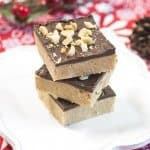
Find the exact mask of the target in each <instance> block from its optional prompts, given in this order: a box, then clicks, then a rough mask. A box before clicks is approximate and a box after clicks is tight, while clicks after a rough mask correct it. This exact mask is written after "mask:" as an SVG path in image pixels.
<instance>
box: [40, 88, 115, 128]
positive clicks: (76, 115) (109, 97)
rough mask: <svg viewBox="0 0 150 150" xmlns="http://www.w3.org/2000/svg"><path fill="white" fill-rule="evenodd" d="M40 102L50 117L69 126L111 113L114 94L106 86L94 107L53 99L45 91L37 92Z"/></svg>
mask: <svg viewBox="0 0 150 150" xmlns="http://www.w3.org/2000/svg"><path fill="white" fill-rule="evenodd" d="M38 94H39V97H40V99H41V101H42V102H43V103H44V104H45V106H46V108H47V109H48V110H49V111H50V112H51V113H52V115H53V116H54V117H55V118H56V119H57V120H58V121H59V122H60V123H61V124H62V125H69V124H72V123H75V122H79V121H82V120H85V119H88V118H92V117H95V116H98V115H103V114H105V113H109V112H112V111H113V106H114V102H115V96H116V95H115V93H114V92H113V90H112V89H111V88H110V87H109V86H107V87H106V88H105V89H103V92H102V94H101V96H100V97H99V98H98V100H97V102H96V103H95V105H94V107H92V108H87V107H81V106H79V105H77V104H75V103H70V102H68V101H66V100H64V99H62V98H57V99H56V98H54V97H53V96H51V95H49V94H48V93H47V92H45V91H41V90H38Z"/></svg>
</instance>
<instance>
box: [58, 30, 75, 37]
mask: <svg viewBox="0 0 150 150" xmlns="http://www.w3.org/2000/svg"><path fill="white" fill-rule="evenodd" d="M61 35H63V36H64V37H72V36H73V35H74V30H63V31H61Z"/></svg>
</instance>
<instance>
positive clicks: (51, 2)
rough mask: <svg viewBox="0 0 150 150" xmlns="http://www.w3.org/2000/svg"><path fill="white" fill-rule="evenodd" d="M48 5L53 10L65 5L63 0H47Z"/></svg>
mask: <svg viewBox="0 0 150 150" xmlns="http://www.w3.org/2000/svg"><path fill="white" fill-rule="evenodd" d="M46 5H47V7H48V8H50V9H52V10H56V9H58V8H60V7H62V5H63V0H46Z"/></svg>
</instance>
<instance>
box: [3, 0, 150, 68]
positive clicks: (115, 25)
mask: <svg viewBox="0 0 150 150" xmlns="http://www.w3.org/2000/svg"><path fill="white" fill-rule="evenodd" d="M90 14H92V15H93V16H94V17H95V20H96V22H97V24H98V26H99V27H100V28H109V29H111V30H113V31H115V33H116V34H117V35H118V36H119V37H120V39H121V40H122V41H123V42H124V43H125V44H126V45H127V46H129V47H132V49H135V50H136V51H138V54H140V56H142V57H143V58H144V59H145V61H146V63H147V64H148V69H150V67H149V66H150V65H149V64H150V63H149V56H150V52H149V51H150V50H149V47H150V42H149V41H150V39H149V38H150V35H149V32H150V29H149V28H150V27H149V26H150V19H149V17H148V16H150V0H132V1H131V0H18V1H17V0H0V52H4V51H6V50H8V49H10V48H13V47H16V46H20V45H33V44H34V39H33V35H32V27H33V24H36V23H46V22H48V21H53V20H59V19H64V18H65V19H70V18H74V17H80V16H87V15H90ZM141 18H142V19H143V18H144V21H141V22H142V23H143V22H146V23H147V26H143V24H141V23H139V24H140V28H138V29H135V30H136V31H135V30H134V31H133V28H134V27H135V23H136V22H137V21H139V19H141ZM145 20H146V21H145ZM141 26H142V27H141ZM141 28H143V29H144V31H143V30H140V29H141ZM139 32H140V33H139ZM132 33H134V35H132ZM145 35H146V36H145ZM141 36H142V37H141ZM143 43H144V44H143ZM139 47H140V48H139Z"/></svg>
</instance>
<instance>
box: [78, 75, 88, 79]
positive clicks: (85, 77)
mask: <svg viewBox="0 0 150 150" xmlns="http://www.w3.org/2000/svg"><path fill="white" fill-rule="evenodd" d="M88 78H89V76H88V75H86V76H85V75H82V76H80V77H79V79H80V80H87V79H88Z"/></svg>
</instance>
